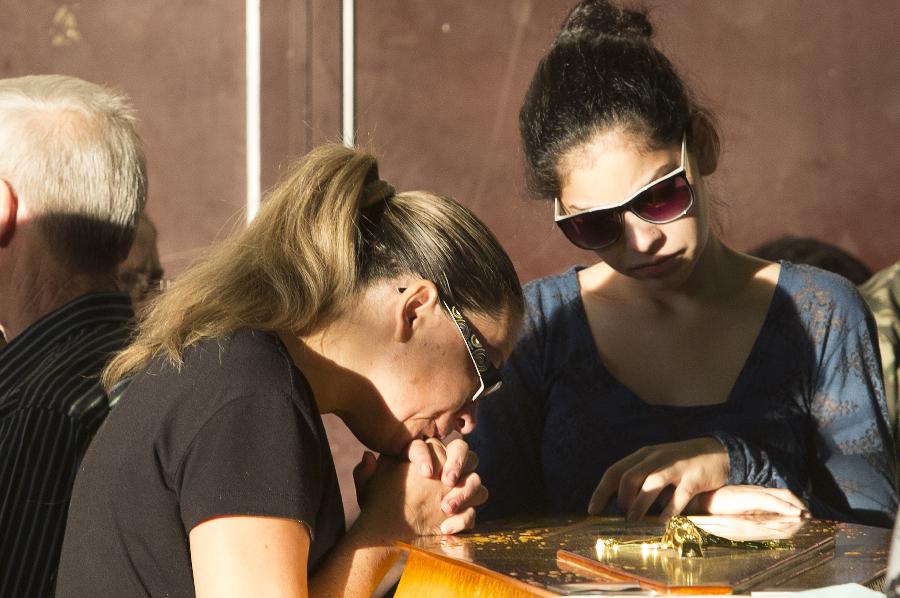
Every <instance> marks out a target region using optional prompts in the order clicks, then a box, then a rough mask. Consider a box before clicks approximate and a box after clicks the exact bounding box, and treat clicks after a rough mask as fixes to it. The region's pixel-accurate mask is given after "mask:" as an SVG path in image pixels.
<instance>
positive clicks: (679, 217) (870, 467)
mask: <svg viewBox="0 0 900 598" xmlns="http://www.w3.org/2000/svg"><path fill="white" fill-rule="evenodd" d="M652 32H653V29H652V27H651V25H650V23H649V21H648V19H647V17H646V14H644V13H642V12H636V11H630V10H621V9H619V8H618V7H616V6H614V5H612V4H610V3H609V2H605V1H602V0H585V1H583V2H581V3H580V4H578V5H577V6H576V7H575V8H574V9H573V10H572V11H571V13H570V14H569V16H568V17H567V19H566V20H565V22H564V24H563V26H562V29H561V31H560V33H559V36H558V37H557V39H556V41H555V42H554V44H553V45H552V47H551V48H550V50H549V51H548V53H547V54H546V56H544V58H543V59H542V60H541V62H540V64H539V65H538V67H537V70H536V72H535V74H534V77H533V79H532V81H531V85H530V87H529V89H528V92H527V94H526V96H525V100H524V104H523V106H522V109H521V113H520V121H519V122H520V131H521V135H522V143H523V146H524V154H525V158H526V167H527V170H528V176H529V182H530V185H531V187H532V189H533V190H534V191H535V193H536V194H537V195H538V196H540V197H543V198H547V199H549V200H551V201H552V202H553V204H554V209H555V214H556V216H555V220H556V222H557V224H558V225H559V227H560V228H561V229H562V231H563V232H564V233H565V234H566V235H567V237H568V239H569V240H570V241H572V242H573V243H574V244H576V245H578V246H579V247H582V248H585V249H589V250H593V251H594V252H596V254H597V256H598V257H599V258H600V261H598V262H597V263H596V264H594V265H592V266H590V267H587V268H580V267H579V268H574V269H571V270H569V271H568V272H566V273H564V274H562V275H559V276H551V277H548V278H544V279H541V280H537V281H535V282H533V283H530V284H529V285H527V286H526V292H525V294H526V305H527V309H526V317H525V324H524V328H523V333H522V335H521V337H520V339H519V342H518V344H517V345H516V348H515V350H514V352H513V354H512V356H511V358H510V359H509V361H508V362H507V365H506V367H505V371H504V376H505V378H506V383H505V384H504V387H503V390H502V391H501V393H500V394H499V396H497V397H496V398H493V399H492V400H491V401H489V402H487V403H485V404H484V405H483V408H482V410H481V412H480V413H479V422H480V425H479V428H478V430H477V431H476V433H475V434H474V435H472V436H470V437H469V440H470V445H471V446H472V447H473V450H476V452H478V454H479V457H480V466H479V468H478V471H479V473H481V475H482V480H483V481H484V482H485V484H487V485H488V486H490V487H491V489H492V492H491V501H490V502H489V503H488V504H487V505H485V507H484V510H483V512H482V513H480V515H479V517H481V518H482V519H485V518H494V517H500V516H505V515H512V514H516V513H523V512H541V511H542V512H551V513H571V512H578V511H583V510H584V509H587V510H588V511H589V512H590V513H600V512H603V511H604V509H605V508H606V507H607V505H608V503H609V506H610V508H611V509H614V508H615V507H616V506H617V507H618V508H619V509H620V510H621V511H623V512H624V513H625V514H626V515H627V516H629V517H631V518H637V517H641V516H643V515H644V514H645V513H647V512H648V509H649V508H650V507H651V506H652V505H653V504H654V503H655V502H656V503H657V506H658V507H661V515H662V516H663V517H668V516H670V515H673V514H676V513H679V512H682V511H685V510H693V511H707V512H716V513H733V512H742V511H747V510H772V511H776V512H780V513H784V514H795V515H796V514H801V513H802V511H804V510H807V509H808V510H809V511H810V512H811V513H812V515H814V516H817V517H828V518H835V519H840V520H846V521H857V522H863V523H872V524H876V525H883V526H888V525H890V522H891V520H892V518H893V517H894V513H895V512H896V508H897V492H896V488H895V486H894V467H895V464H894V457H893V453H892V449H891V444H892V443H891V437H890V429H889V426H888V421H887V413H886V410H885V402H884V392H883V388H882V382H881V376H880V374H879V371H878V359H877V351H876V350H875V348H874V345H873V339H874V327H873V322H872V319H871V316H870V315H869V313H868V312H867V310H866V309H865V306H864V304H863V302H862V301H861V299H860V296H859V295H858V293H857V292H856V290H855V289H854V288H853V286H852V285H851V284H850V283H849V282H847V281H845V280H844V279H843V278H840V277H836V276H834V275H831V274H830V273H827V272H824V271H821V270H818V269H815V268H812V267H805V266H797V265H793V264H790V263H780V264H779V263H771V262H765V261H762V260H759V259H755V258H752V257H750V256H747V255H743V254H741V253H738V252H736V251H734V250H733V249H731V248H729V247H728V246H727V245H725V244H724V243H723V242H722V240H721V239H719V238H718V237H717V235H716V232H715V231H714V230H713V229H712V228H711V226H710V219H711V215H710V212H711V210H712V205H711V197H710V192H709V189H708V187H707V184H706V178H705V177H707V176H708V175H710V174H712V173H713V172H714V171H715V169H716V164H717V160H718V154H719V138H718V135H717V133H716V129H715V127H714V125H713V122H712V120H711V119H710V117H709V116H708V114H707V113H706V112H704V110H703V109H702V108H701V107H699V106H698V105H697V103H696V102H695V101H694V100H693V99H692V97H691V95H690V94H689V92H688V90H687V89H686V88H685V86H684V84H683V83H682V81H681V79H680V78H679V76H678V74H677V73H676V71H675V69H674V67H673V66H672V64H671V63H670V62H669V60H667V59H666V57H665V56H664V55H663V54H662V53H661V52H660V51H659V50H658V49H656V48H655V47H654V46H653V44H652V43H651V36H652ZM510 454H515V455H516V458H515V459H510V457H509V455H510ZM613 495H615V503H614V504H613V503H611V502H610V500H611V498H612V497H613ZM800 499H802V502H801V500H800Z"/></svg>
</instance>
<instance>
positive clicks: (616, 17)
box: [556, 0, 653, 43]
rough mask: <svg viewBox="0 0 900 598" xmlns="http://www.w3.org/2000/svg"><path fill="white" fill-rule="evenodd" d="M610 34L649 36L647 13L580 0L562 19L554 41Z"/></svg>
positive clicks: (601, 1)
mask: <svg viewBox="0 0 900 598" xmlns="http://www.w3.org/2000/svg"><path fill="white" fill-rule="evenodd" d="M603 35H607V36H610V37H622V38H642V39H645V40H647V39H650V37H651V36H652V35H653V26H652V25H651V24H650V21H649V20H648V19H647V13H646V12H644V11H638V10H626V9H623V8H619V7H618V6H615V5H614V4H612V3H610V2H608V0H581V2H579V3H578V4H577V5H576V6H575V8H573V9H572V10H571V12H569V15H568V16H567V17H566V19H565V21H563V24H562V27H560V30H559V35H557V36H556V43H560V42H566V41H578V40H590V39H596V38H597V37H600V36H603Z"/></svg>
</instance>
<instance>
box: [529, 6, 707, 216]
mask: <svg viewBox="0 0 900 598" xmlns="http://www.w3.org/2000/svg"><path fill="white" fill-rule="evenodd" d="M652 36H653V26H652V25H651V24H650V21H649V20H648V18H647V13H646V11H637V10H625V9H621V8H619V7H617V6H615V5H613V4H612V3H610V2H608V1H606V0H583V1H582V2H580V3H579V4H578V5H577V6H575V8H573V9H572V11H571V12H570V13H569V15H568V16H567V17H566V19H565V21H564V22H563V24H562V28H561V29H560V32H559V34H558V35H557V37H556V40H555V41H554V43H553V45H552V46H551V48H550V50H549V51H548V52H547V54H546V55H545V56H544V57H543V59H541V61H540V63H539V64H538V66H537V70H536V71H535V73H534V76H533V78H532V80H531V85H530V86H529V88H528V91H527V92H526V94H525V100H524V102H523V104H522V108H521V111H520V112H519V131H520V134H521V136H522V145H523V149H524V154H525V160H526V171H527V177H528V186H529V189H530V190H531V192H532V193H534V194H535V195H536V196H538V197H542V198H551V197H556V196H558V195H559V188H560V182H559V180H558V168H557V167H558V165H559V162H560V160H561V158H562V157H563V156H564V155H566V153H568V152H569V151H571V150H572V149H573V148H576V147H578V146H581V145H583V144H585V143H588V142H589V141H590V140H591V139H592V138H593V137H595V136H596V135H597V134H598V133H600V132H602V131H605V130H609V129H612V128H621V129H623V130H626V131H628V132H631V133H634V134H636V135H638V136H639V137H640V138H641V139H643V140H646V142H647V143H648V145H650V146H651V147H654V148H656V147H663V146H665V145H670V144H677V143H680V142H681V138H682V136H683V135H684V134H685V133H687V135H688V143H689V145H690V147H691V150H692V151H693V153H694V155H695V157H696V158H697V163H698V165H699V168H700V173H701V174H703V175H706V174H710V173H712V172H713V171H714V170H715V167H716V163H717V160H718V153H719V138H718V134H717V132H716V129H715V125H714V123H713V121H712V118H711V116H710V115H709V114H708V113H707V112H706V111H704V110H703V109H701V108H700V107H698V106H697V105H696V103H695V102H694V101H693V100H692V98H691V94H690V93H689V91H688V90H687V89H686V87H685V85H684V83H683V82H682V80H681V78H680V77H679V76H678V73H677V72H676V70H675V67H674V66H672V63H671V62H669V60H668V58H666V57H665V55H663V54H662V52H660V51H659V50H657V49H656V48H655V47H654V46H653V44H652V43H651V38H652Z"/></svg>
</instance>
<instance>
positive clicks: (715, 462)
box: [588, 436, 806, 520]
mask: <svg viewBox="0 0 900 598" xmlns="http://www.w3.org/2000/svg"><path fill="white" fill-rule="evenodd" d="M729 457H730V455H729V452H728V451H727V450H726V449H725V447H723V444H722V443H721V442H720V441H719V440H718V439H717V438H715V437H711V436H705V437H700V438H694V439H692V440H687V441H682V442H671V443H665V444H658V445H653V446H647V447H643V448H641V449H639V450H637V451H635V452H634V453H632V454H630V455H628V456H627V457H625V458H623V459H621V460H619V461H618V462H616V463H614V464H613V465H611V466H610V467H609V468H608V469H607V470H606V472H605V473H604V474H603V477H602V478H601V479H600V482H599V483H598V484H597V488H596V489H595V490H594V493H593V495H592V496H591V500H590V503H589V504H588V512H589V513H591V514H599V513H601V512H602V511H603V508H604V507H605V506H606V503H607V502H608V501H609V500H610V499H611V498H612V496H613V495H615V496H616V501H617V504H618V506H619V508H620V509H621V510H622V511H624V512H625V513H626V516H627V518H628V519H630V520H637V519H640V518H642V517H643V516H644V515H645V514H646V513H647V511H648V510H649V509H650V507H651V506H652V505H653V504H654V502H656V501H659V502H660V504H661V505H663V506H662V511H661V513H660V518H661V519H663V520H667V519H668V518H670V517H671V516H673V515H678V514H679V513H682V512H692V513H707V514H717V515H726V514H728V515H734V514H740V513H752V512H760V511H764V512H773V513H778V514H782V515H794V516H799V515H801V514H802V513H803V512H804V511H805V508H806V507H805V505H804V504H803V502H802V501H801V500H800V499H799V498H797V497H796V496H795V495H794V494H793V493H792V492H790V491H789V490H786V489H777V488H776V489H769V488H763V487H762V486H760V485H751V484H734V483H732V482H731V479H732V472H731V471H730V459H729ZM764 462H766V461H764Z"/></svg>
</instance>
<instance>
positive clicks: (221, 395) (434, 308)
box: [57, 146, 523, 597]
mask: <svg viewBox="0 0 900 598" xmlns="http://www.w3.org/2000/svg"><path fill="white" fill-rule="evenodd" d="M522 310H523V300H522V294H521V288H520V286H519V282H518V279H517V277H516V273H515V271H514V269H513V266H512V264H511V262H510V260H509V258H508V257H507V255H506V254H505V253H504V252H503V249H502V248H501V247H500V245H499V244H498V243H497V241H496V239H495V238H494V237H493V235H492V234H491V233H490V232H489V231H488V230H487V229H486V228H485V227H484V225H483V224H482V223H481V222H479V221H478V220H477V219H476V218H475V216H474V215H473V214H472V213H471V212H469V211H468V210H467V209H465V208H463V207H462V206H460V205H459V204H457V203H456V202H454V201H452V200H450V199H448V198H445V197H441V196H438V195H433V194H430V193H426V192H408V193H399V194H394V192H393V189H392V188H391V187H390V186H389V185H387V184H386V183H385V182H384V181H382V180H380V179H379V178H378V174H377V164H376V162H375V160H374V158H373V157H372V156H370V155H368V154H366V153H363V152H360V151H355V150H351V149H347V148H344V147H342V146H323V147H320V148H318V149H316V150H314V151H312V152H311V153H310V154H308V155H307V157H306V158H305V159H304V160H303V161H302V162H301V163H300V164H299V166H297V167H295V168H293V169H292V171H291V172H290V173H289V174H288V175H287V178H286V179H285V180H284V181H283V182H281V183H280V184H279V185H278V186H277V187H276V188H275V190H274V191H273V192H272V194H271V196H270V197H269V199H268V200H267V202H266V203H265V204H264V206H263V208H262V209H261V211H260V213H259V215H258V216H257V217H256V219H255V220H254V221H253V223H252V224H250V225H249V226H248V227H247V229H246V230H244V231H243V232H240V233H239V234H237V235H236V236H235V237H233V238H232V239H231V240H230V241H227V242H226V243H224V244H223V245H221V246H219V247H218V248H216V249H214V250H213V251H212V252H211V253H210V254H209V255H208V256H207V257H206V258H205V259H204V260H202V261H201V262H199V263H198V264H197V265H195V266H193V267H192V268H191V269H189V270H188V271H187V272H186V273H184V274H183V275H182V277H181V279H180V280H179V281H178V282H177V283H176V284H174V285H173V287H172V288H171V289H170V290H167V292H166V293H164V294H162V295H160V296H159V297H158V298H157V299H155V300H154V304H153V305H152V306H151V308H150V311H149V313H148V314H147V315H146V317H145V319H144V320H143V321H142V322H141V324H140V329H139V332H138V334H137V337H136V339H135V340H134V342H133V343H132V344H131V345H130V346H129V347H128V348H127V349H126V350H125V351H123V352H122V353H120V354H119V355H118V356H117V357H115V358H114V360H113V361H112V362H111V363H110V365H109V367H108V369H107V370H106V372H105V373H104V381H105V383H106V385H107V386H112V385H115V384H117V383H119V382H120V381H122V380H123V379H126V378H127V377H131V381H130V383H129V384H128V387H127V389H126V390H125V392H124V395H123V396H122V398H121V399H120V401H119V403H118V404H117V406H116V408H115V409H114V410H113V413H112V417H111V418H110V419H109V420H108V421H107V425H106V426H104V428H103V429H102V430H101V432H100V433H99V435H98V436H97V438H96V439H95V441H94V443H93V444H92V445H91V447H90V449H89V451H88V454H87V456H86V458H85V460H84V464H83V466H82V469H81V471H80V472H79V475H78V479H77V482H76V487H75V497H74V500H73V502H72V506H71V508H70V511H69V521H68V528H67V531H66V536H65V543H64V548H63V554H62V565H61V568H60V574H59V581H58V585H57V596H61V597H63V596H64V597H70V596H145V595H152V596H162V595H177V596H189V595H195V594H196V595H197V596H216V597H223V596H269V595H278V596H305V595H307V592H309V594H311V595H321V596H340V595H354V596H355V595H363V594H366V593H371V591H372V589H373V588H374V586H375V584H376V583H377V582H378V579H379V578H380V576H381V574H382V573H383V572H384V571H385V569H386V568H387V567H389V566H390V562H391V559H392V558H393V557H394V549H392V548H390V547H391V546H393V543H394V542H395V541H396V540H409V539H410V538H411V537H412V536H413V535H414V534H429V533H441V532H442V533H454V532H457V531H460V530H461V529H463V528H465V527H468V526H471V525H472V523H473V517H474V509H473V507H474V506H476V505H478V504H479V503H481V502H483V501H484V500H485V498H486V491H485V489H484V488H483V487H482V486H481V485H480V483H479V479H478V476H477V475H475V474H473V473H471V469H472V467H473V466H474V457H473V455H471V454H467V453H466V451H465V450H464V449H459V448H458V446H459V445H462V446H464V443H463V441H461V440H459V441H456V442H457V443H458V444H457V445H456V446H457V448H453V449H452V450H451V448H450V447H448V453H450V454H449V455H448V456H447V461H446V463H443V460H444V455H443V447H442V446H441V445H439V444H437V443H431V444H432V445H433V446H434V447H435V453H434V459H435V462H434V463H432V455H431V454H428V453H426V454H425V457H427V461H422V460H421V458H419V459H417V463H418V465H419V467H420V468H422V469H423V471H422V473H424V474H425V475H422V473H418V472H416V471H413V470H411V468H410V465H409V464H406V465H403V464H402V463H401V462H400V461H396V460H391V459H390V458H388V457H385V455H388V456H403V455H407V454H408V452H409V453H410V454H413V453H414V452H415V451H416V450H418V451H421V450H422V449H424V448H426V445H424V444H423V443H422V441H421V440H417V439H422V438H426V437H443V436H445V435H447V434H448V433H450V432H452V431H454V430H461V431H462V432H470V431H471V430H472V427H473V426H474V417H475V415H474V408H475V402H474V401H475V400H476V399H480V398H481V397H482V396H484V394H486V393H487V392H488V391H489V390H491V389H492V388H493V387H495V386H496V384H497V383H498V381H499V380H498V379H497V378H496V374H497V371H496V369H495V364H499V363H500V362H501V361H503V360H504V359H505V357H506V355H507V354H508V353H509V351H510V350H511V345H512V341H513V340H514V338H515V334H516V331H517V329H518V326H519V323H520V321H521V315H522ZM320 413H334V414H336V415H338V416H340V417H341V418H342V419H343V421H344V422H345V423H346V424H347V426H348V427H349V428H350V430H351V431H353V433H354V434H355V435H356V436H357V437H358V438H359V439H360V440H361V441H362V442H363V443H364V444H365V445H367V446H368V447H370V448H371V449H373V450H375V451H378V452H380V453H382V457H381V458H380V459H379V461H378V462H377V464H376V462H375V460H374V458H373V456H372V455H371V454H367V455H366V457H365V458H364V460H363V463H362V464H361V466H360V467H359V468H358V470H357V472H356V473H357V474H358V477H357V482H358V490H359V491H360V493H361V497H362V501H361V502H362V513H361V515H360V516H359V518H358V520H357V521H356V522H355V524H354V525H353V526H352V527H351V528H350V530H349V531H348V532H347V533H346V535H345V534H344V519H343V511H342V505H341V499H340V494H339V491H338V485H337V480H336V477H335V472H334V464H333V461H332V458H331V454H330V452H329V449H328V443H327V439H326V437H325V432H324V430H323V427H322V421H321V419H320V415H319V414H320ZM451 446H452V445H451ZM453 459H456V462H453ZM414 460H415V459H414ZM463 461H466V462H468V465H465V463H463ZM442 463H443V467H441V464H442ZM432 474H434V475H435V476H441V477H442V478H443V481H444V482H446V483H447V484H449V486H451V487H452V488H447V487H446V486H445V485H443V484H442V483H441V481H440V480H438V479H431V476H432Z"/></svg>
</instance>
